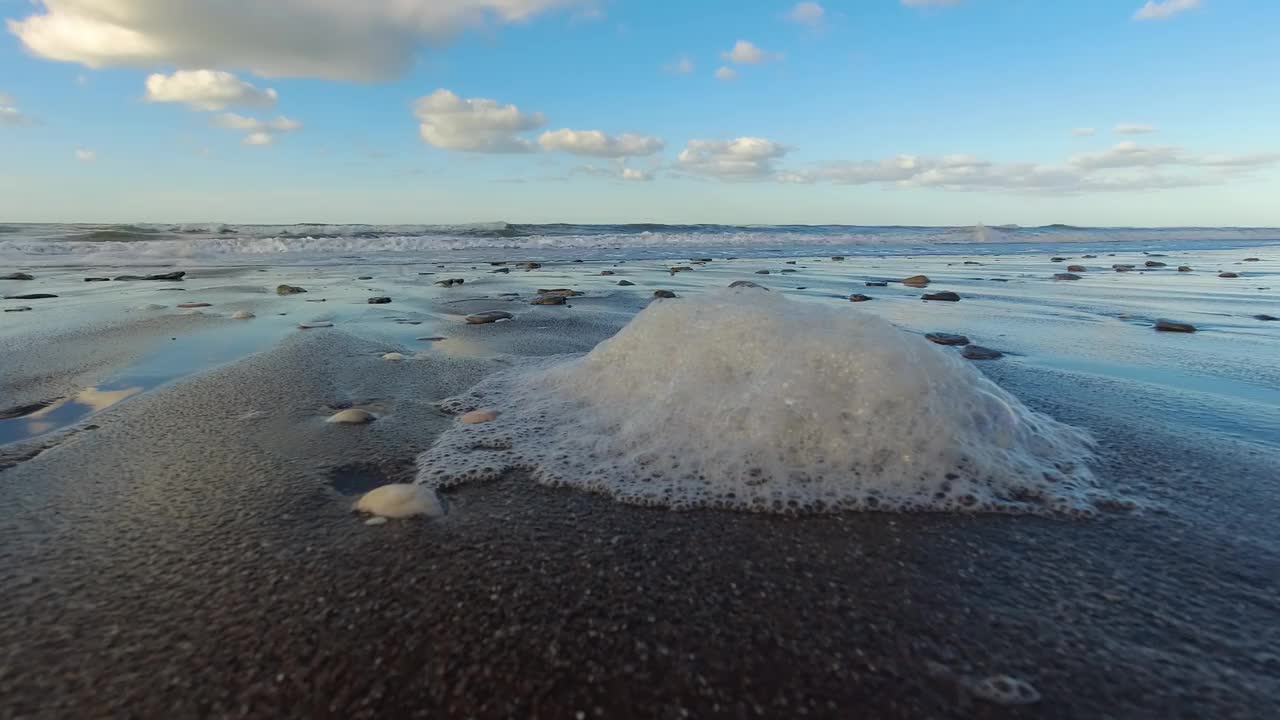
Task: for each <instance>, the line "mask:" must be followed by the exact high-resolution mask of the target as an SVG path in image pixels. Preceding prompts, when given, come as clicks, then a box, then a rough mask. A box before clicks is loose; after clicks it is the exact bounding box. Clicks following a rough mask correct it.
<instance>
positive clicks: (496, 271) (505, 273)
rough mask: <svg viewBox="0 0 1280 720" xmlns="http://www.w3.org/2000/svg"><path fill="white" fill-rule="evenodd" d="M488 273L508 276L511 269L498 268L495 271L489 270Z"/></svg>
mask: <svg viewBox="0 0 1280 720" xmlns="http://www.w3.org/2000/svg"><path fill="white" fill-rule="evenodd" d="M490 272H493V273H499V274H501V275H508V274H510V273H511V268H498V269H497V270H490Z"/></svg>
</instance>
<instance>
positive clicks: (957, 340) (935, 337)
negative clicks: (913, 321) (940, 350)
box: [924, 332, 969, 345]
mask: <svg viewBox="0 0 1280 720" xmlns="http://www.w3.org/2000/svg"><path fill="white" fill-rule="evenodd" d="M924 337H925V339H926V340H928V341H929V342H932V343H937V344H939V345H968V344H969V338H967V337H965V336H964V335H956V334H955V333H944V332H931V333H925V336H924Z"/></svg>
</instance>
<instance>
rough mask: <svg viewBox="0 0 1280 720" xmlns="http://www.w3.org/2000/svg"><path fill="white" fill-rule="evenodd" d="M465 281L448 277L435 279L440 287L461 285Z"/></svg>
mask: <svg viewBox="0 0 1280 720" xmlns="http://www.w3.org/2000/svg"><path fill="white" fill-rule="evenodd" d="M465 282H466V280H463V279H462V278H449V279H447V280H437V281H436V284H437V285H439V286H440V287H453V286H454V285H461V284H463V283H465Z"/></svg>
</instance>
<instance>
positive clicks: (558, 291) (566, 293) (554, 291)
mask: <svg viewBox="0 0 1280 720" xmlns="http://www.w3.org/2000/svg"><path fill="white" fill-rule="evenodd" d="M538 294H539V295H559V296H560V297H567V298H571V297H581V296H582V295H585V294H586V293H583V292H579V291H577V290H570V289H569V288H551V289H549V290H548V289H546V288H538Z"/></svg>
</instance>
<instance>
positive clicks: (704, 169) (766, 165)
mask: <svg viewBox="0 0 1280 720" xmlns="http://www.w3.org/2000/svg"><path fill="white" fill-rule="evenodd" d="M786 154H787V148H786V147H783V146H782V145H780V144H778V143H776V142H773V141H772V140H766V139H764V138H754V137H740V138H736V139H734V140H690V141H689V143H688V144H687V145H686V146H685V148H684V150H681V151H680V155H679V156H677V158H676V161H677V162H678V163H679V166H680V168H681V169H682V170H684V171H686V172H688V173H691V174H694V175H705V176H708V177H717V178H722V179H726V180H753V179H761V178H765V177H769V176H771V175H772V174H773V172H774V168H773V163H774V161H775V160H778V159H780V158H782V157H783V156H784V155H786Z"/></svg>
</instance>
